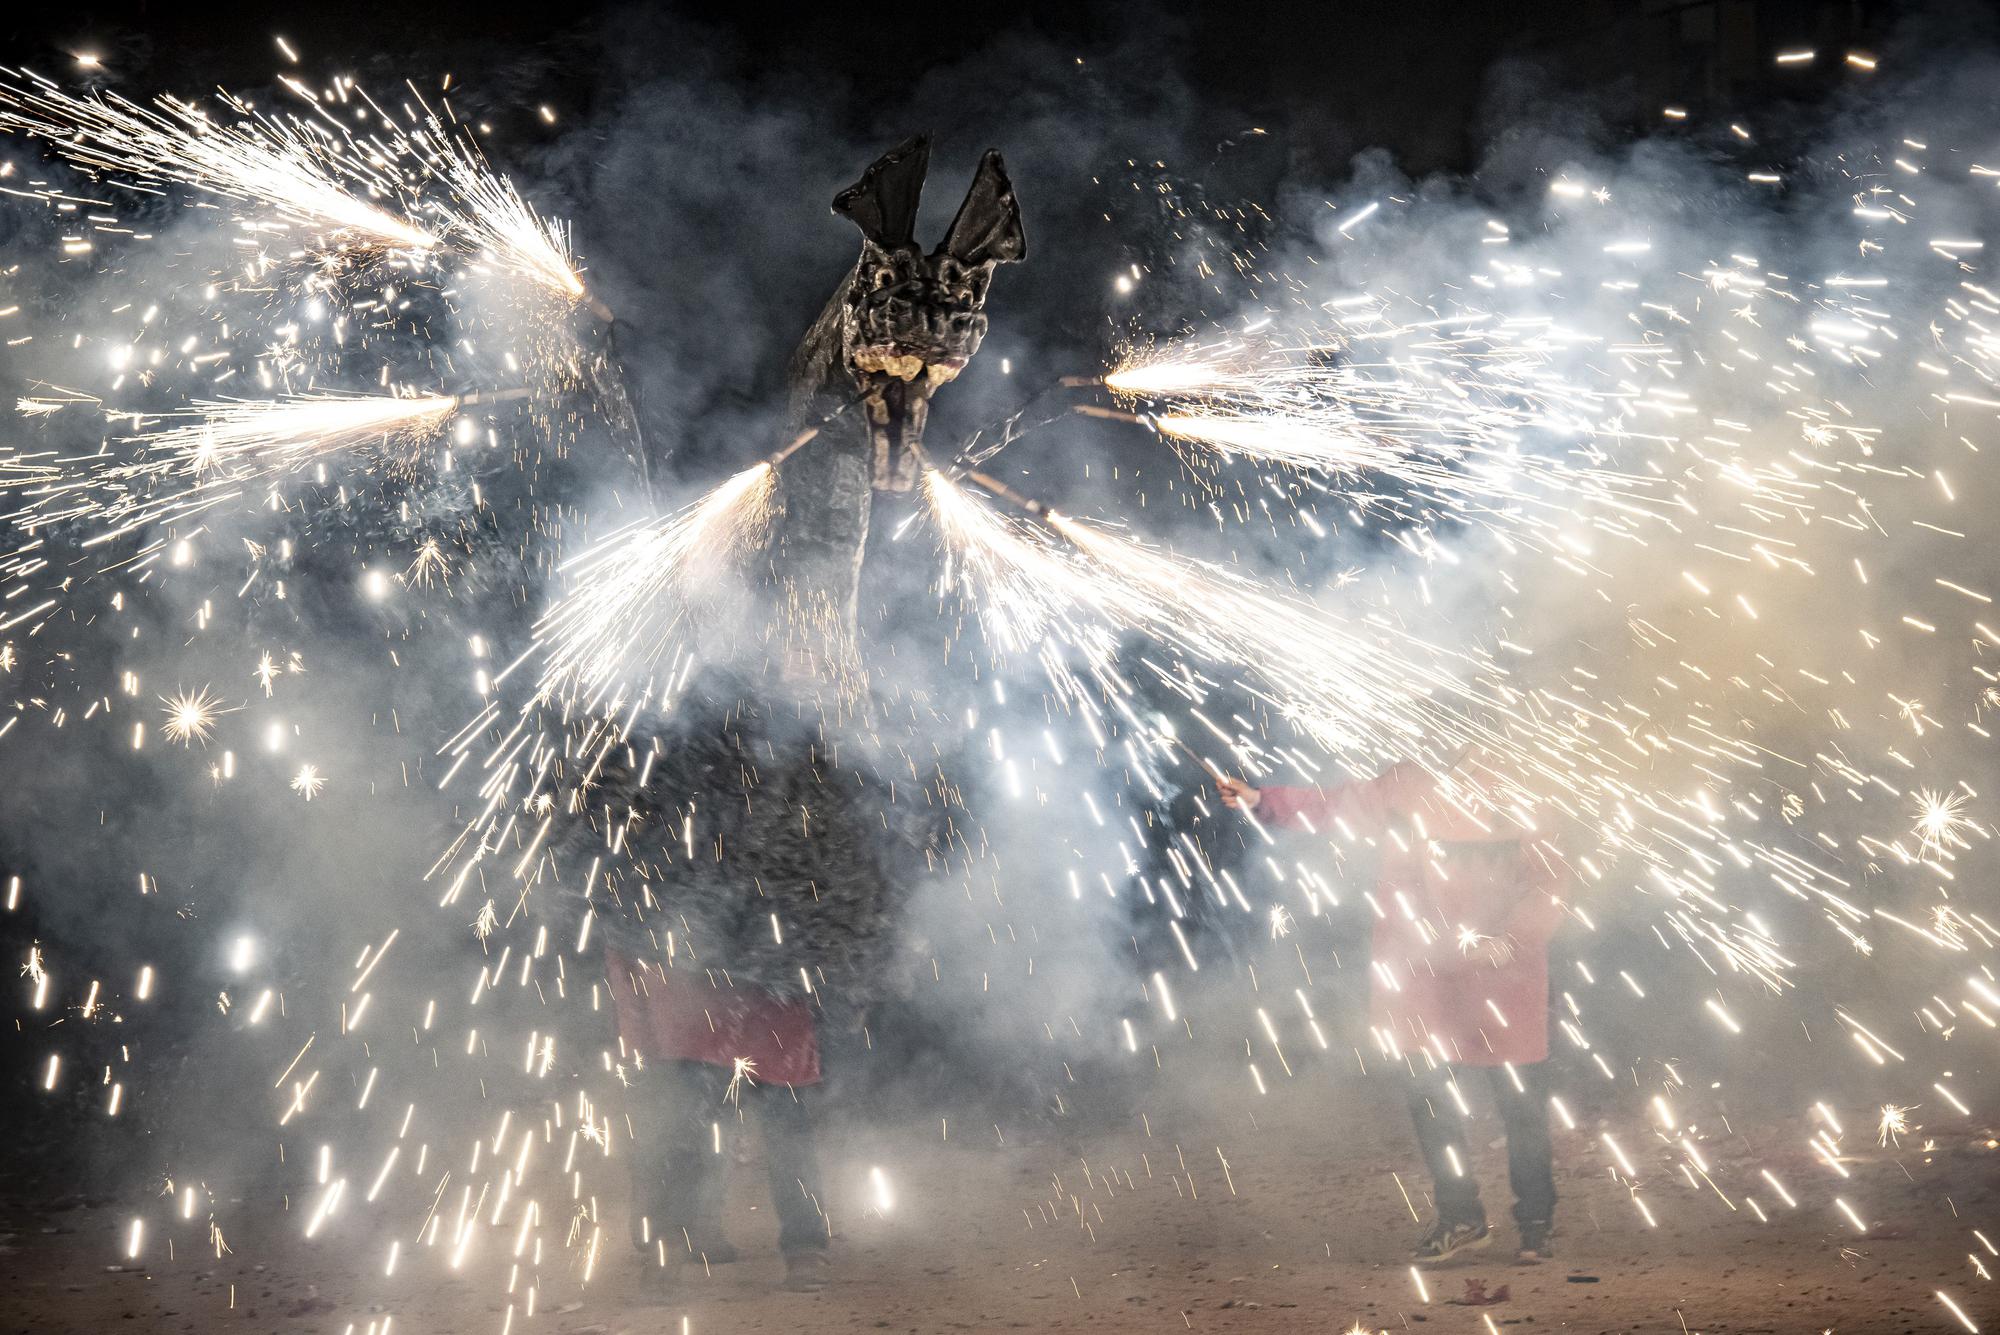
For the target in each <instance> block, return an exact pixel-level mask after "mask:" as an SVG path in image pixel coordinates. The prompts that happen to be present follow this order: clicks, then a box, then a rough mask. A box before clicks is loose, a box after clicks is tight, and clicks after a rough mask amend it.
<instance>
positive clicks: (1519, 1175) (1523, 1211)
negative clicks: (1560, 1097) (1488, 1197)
mask: <svg viewBox="0 0 2000 1335" xmlns="http://www.w3.org/2000/svg"><path fill="white" fill-rule="evenodd" d="M1489 1074H1490V1075H1491V1076H1492V1077H1493V1098H1494V1101H1495V1102H1496V1103H1498V1104H1499V1105H1500V1120H1501V1121H1502V1122H1504V1123H1506V1126H1507V1179H1508V1182H1509V1185H1511V1186H1512V1187H1513V1189H1514V1222H1515V1223H1517V1224H1521V1225H1524V1226H1525V1225H1529V1224H1549V1223H1553V1222H1554V1220H1555V1216H1556V1175H1555V1155H1554V1151H1553V1150H1552V1148H1551V1147H1550V1144H1549V1067H1548V1063H1547V1062H1530V1063H1528V1064H1527V1065H1525V1066H1516V1067H1515V1068H1514V1074H1515V1075H1517V1076H1519V1077H1520V1080H1521V1088H1519V1089H1516V1088H1515V1087H1514V1081H1513V1080H1512V1079H1510V1078H1509V1077H1508V1075H1507V1072H1506V1071H1505V1069H1503V1068H1501V1067H1497V1066H1496V1067H1494V1068H1493V1069H1492V1071H1490V1072H1489Z"/></svg>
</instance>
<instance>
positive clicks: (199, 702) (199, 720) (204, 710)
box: [160, 686, 224, 746]
mask: <svg viewBox="0 0 2000 1335" xmlns="http://www.w3.org/2000/svg"><path fill="white" fill-rule="evenodd" d="M160 704H161V705H162V706H164V711H165V713H166V716H167V721H166V724H165V725H164V726H163V727H162V728H161V729H160V731H162V732H164V733H165V734H166V735H167V740H168V741H173V742H179V743H181V744H182V745H184V746H192V745H193V744H194V743H196V742H200V743H202V744H203V745H204V746H205V745H207V744H208V739H209V737H210V735H211V734H212V733H213V732H214V730H215V720H216V719H217V717H218V716H220V715H221V714H222V713H223V712H224V711H223V708H222V698H221V697H220V696H216V695H211V694H209V689H208V687H206V686H203V687H202V688H201V689H200V690H197V691H187V690H183V691H178V692H176V693H175V694H174V695H172V696H165V695H163V696H161V697H160Z"/></svg>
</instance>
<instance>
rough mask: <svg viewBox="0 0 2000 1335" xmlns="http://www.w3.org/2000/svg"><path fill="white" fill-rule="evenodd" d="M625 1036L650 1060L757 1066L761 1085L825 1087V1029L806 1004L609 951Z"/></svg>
mask: <svg viewBox="0 0 2000 1335" xmlns="http://www.w3.org/2000/svg"><path fill="white" fill-rule="evenodd" d="M604 964H605V973H606V975H607V976H608V977H609V979H610V983H611V1005H612V1011H613V1013H614V1014H615V1015H616V1016H617V1017H618V1037H619V1038H621V1039H623V1040H624V1041H625V1046H626V1047H627V1048H628V1049H630V1050H631V1051H633V1052H636V1053H638V1054H639V1055H640V1056H641V1057H643V1058H645V1059H646V1060H647V1061H687V1062H706V1063H707V1064H708V1065H710V1066H721V1067H726V1068H729V1069H730V1070H732V1071H733V1070H734V1069H735V1066H736V1063H737V1061H738V1060H747V1061H749V1062H750V1070H749V1075H750V1078H751V1079H752V1080H753V1081H755V1082H756V1083H757V1084H760V1085H816V1084H818V1083H819V1026H818V1025H817V1024H816V1023H815V1022H814V1020H813V1013H812V1011H811V1009H810V1008H808V1007H807V1006H806V1004H805V1003H804V1002H803V1001H780V1000H778V999H777V998H776V997H773V996H771V995H770V994H769V993H767V992H763V991H759V990H758V989H757V988H754V987H742V986H729V985H728V984H727V983H726V982H725V980H724V979H722V978H721V977H718V976H717V974H716V973H715V971H714V970H694V969H663V968H661V967H660V965H659V962H658V961H656V960H632V959H628V958H626V957H625V956H624V955H622V954H620V953H619V952H618V951H616V950H606V951H605V952H604Z"/></svg>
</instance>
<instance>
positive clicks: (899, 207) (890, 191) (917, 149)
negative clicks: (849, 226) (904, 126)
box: [833, 134, 931, 249]
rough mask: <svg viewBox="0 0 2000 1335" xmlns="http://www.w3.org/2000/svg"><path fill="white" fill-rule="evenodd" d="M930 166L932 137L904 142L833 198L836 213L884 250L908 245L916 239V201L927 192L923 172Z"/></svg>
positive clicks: (916, 136)
mask: <svg viewBox="0 0 2000 1335" xmlns="http://www.w3.org/2000/svg"><path fill="white" fill-rule="evenodd" d="M930 165H931V137H930V136H929V135H927V134H920V135H915V136H913V137H911V138H909V139H905V140H904V141H903V142H902V143H900V144H898V145H897V146H896V147H894V148H892V149H890V150H889V151H888V152H887V153H884V154H883V155H882V156H881V157H879V158H877V159H876V160H875V165H874V166H872V167H870V168H869V169H868V170H867V171H865V172H863V173H861V179H860V180H858V181H856V182H855V183H854V184H853V185H851V186H849V187H847V189H845V190H843V191H841V192H840V193H839V194H837V195H835V196H834V197H833V211H834V212H835V213H838V214H839V215H840V216H841V217H843V218H846V219H847V220H848V221H849V222H852V223H853V224H854V225H855V226H856V227H859V228H860V229H861V235H863V236H865V237H867V238H868V239H869V240H870V241H873V242H874V243H875V244H876V245H878V246H881V247H883V248H885V249H895V248H897V247H900V246H907V245H909V244H910V243H911V241H912V240H913V239H914V236H915V232H916V224H917V201H918V200H919V199H921V198H922V197H923V193H924V173H925V172H927V171H929V170H930Z"/></svg>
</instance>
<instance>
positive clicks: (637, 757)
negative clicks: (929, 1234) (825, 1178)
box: [562, 668, 945, 1289]
mask: <svg viewBox="0 0 2000 1335" xmlns="http://www.w3.org/2000/svg"><path fill="white" fill-rule="evenodd" d="M944 801H945V797H944V790H943V788H942V786H941V785H939V784H938V783H936V782H930V783H927V782H926V780H925V777H924V776H923V775H921V774H920V773H919V772H918V771H917V769H916V765H915V762H914V761H913V760H912V759H911V757H910V755H909V754H908V752H907V751H905V750H902V749H899V748H898V747H897V745H896V744H895V742H894V740H893V736H892V734H890V733H887V732H885V730H884V728H883V727H882V711H881V710H880V709H879V708H878V707H876V706H874V704H873V702H871V701H867V700H863V701H861V702H860V704H859V705H855V704H853V703H851V702H849V703H847V704H846V705H844V706H841V705H826V704H825V703H824V702H823V701H822V700H820V699H819V698H818V696H817V695H815V694H813V693H811V692H807V691H801V690H800V689H798V684H797V683H796V682H792V681H785V680H780V679H778V678H777V677H776V676H775V674H767V675H764V676H762V677H753V676H750V675H745V674H742V673H739V672H736V671H733V670H730V669H723V668H711V669H707V670H705V671H703V672H702V673H700V674H698V675H697V676H696V677H695V678H694V679H693V680H692V681H691V682H690V683H689V685H688V686H687V687H686V688H685V690H684V691H683V693H682V694H681V695H680V697H679V698H678V699H677V700H675V701H674V702H672V704H671V706H670V707H669V708H668V709H667V710H666V711H665V712H664V713H663V715H661V716H659V722H658V724H657V727H656V728H654V729H653V730H652V731H651V732H638V731H635V732H634V734H633V735H632V736H631V738H630V739H629V743H628V744H626V745H623V746H619V747H615V748H614V749H613V751H612V753H611V754H610V755H609V756H607V757H606V759H605V762H604V764H603V766H602V768H601V769H600V771H599V773H598V776H597V780H596V782H595V783H594V784H593V785H592V786H590V787H589V788H587V789H586V790H585V796H584V798H583V804H584V806H583V810H582V811H581V812H580V813H578V819H576V820H574V821H573V822H572V832H571V834H570V835H569V837H568V838H567V840H566V841H565V846H564V848H563V850H562V865H563V866H564V868H565V871H566V877H565V882H564V884H565V885H566V886H568V887H569V888H570V891H571V893H572V894H576V895H580V896H582V898H583V899H584V900H585V901H586V911H587V912H588V913H589V914H590V915H591V920H592V922H593V924H594V925H595V926H596V927H598V928H599V930H600V932H601V934H600V937H599V939H600V940H601V941H602V942H603V946H604V963H605V972H606V978H607V982H608V984H609V986H610V991H611V997H612V1010H613V1013H614V1015H615V1016H616V1019H617V1023H618V1035H619V1046H620V1049H621V1058H622V1063H623V1065H624V1067H625V1068H626V1072H627V1078H628V1080H629V1081H630V1082H631V1083H632V1085H633V1086H634V1087H635V1090H637V1091H641V1092H642V1093H643V1095H644V1096H643V1097H634V1098H633V1100H632V1103H631V1108H632V1115H633V1122H634V1128H635V1131H636V1132H637V1136H638V1140H637V1144H636V1145H635V1151H634V1154H633V1156H632V1158H633V1165H634V1180H633V1185H634V1218H633V1225H632V1236H633V1241H634V1243H635V1245H637V1246H638V1247H639V1248H640V1249H641V1250H642V1252H644V1253H645V1254H646V1256H647V1259H648V1260H649V1261H651V1262H653V1263H654V1264H652V1265H651V1266H649V1267H648V1274H649V1275H650V1276H652V1277H655V1278H658V1279H661V1280H664V1278H665V1275H666V1269H667V1267H669V1266H671V1265H673V1264H675V1263H677V1262H679V1261H684V1260H690V1259H695V1258H702V1259H705V1260H706V1261H707V1262H709V1263H710V1264H714V1263H718V1262H722V1261H728V1260H733V1259H734V1257H735V1248H734V1247H732V1246H730V1244H729V1243H727V1242H726V1241H725V1240H724V1239H723V1238H722V1236H721V1232H720V1219H719V1214H720V1191H721V1187H722V1182H721V1168H722V1166H723V1162H724V1160H723V1159H722V1157H721V1155H720V1149H721V1145H720V1141H721V1137H722V1135H723V1134H724V1132H725V1130H726V1129H728V1128H731V1127H733V1126H734V1125H736V1124H737V1123H738V1121H739V1120H740V1119H739V1118H738V1117H737V1116H736V1110H737V1109H738V1108H742V1107H747V1106H755V1107H756V1108H757V1109H758V1116H759V1118H760V1120H761V1121H762V1123H763V1130H764V1145H765V1156H766V1159H767V1161H768V1166H769V1169H770V1175H771V1187H772V1195H773V1201H774V1204H775V1205H776V1207H777V1214H778V1217H779V1220H780V1224H781V1231H780V1236H779V1245H780V1248H781V1249H782V1250H783V1251H784V1253H785V1257H786V1262H787V1272H788V1283H789V1284H790V1286H792V1287H795V1288H804V1289H813V1288H817V1287H819V1286H820V1285H821V1284H822V1283H823V1279H822V1278H821V1271H822V1270H823V1269H824V1267H825V1254H826V1246H827V1239H828V1235H829V1225H828V1222H827V1220H826V1217H825V1213H824V1210H823V1208H822V1204H821V1198H820V1175H819V1166H818V1162H817V1157H816V1154H815V1151H814V1145H813V1139H812V1126H811V1116H810V1108H811V1094H810V1093H809V1092H808V1091H810V1090H812V1088H813V1087H814V1086H816V1085H818V1084H819V1082H820V1048H819V1029H820V1026H821V1024H822V1023H823V1022H825V1020H826V1019H827V1018H828V1016H829V1015H831V1016H833V1017H834V1018H835V1019H836V1021H837V1022H838V1021H844V1020H846V1019H849V1018H853V1017H858V1015H859V1014H860V1013H861V1012H862V1011H863V1009H864V1008H865V1007H866V1005H867V1003H868V1001H869V999H870V997H871V996H872V994H873V992H874V985H875V981H876V978H877V977H878V975H879V972H880V963H881V961H880V951H881V949H882V947H883V946H884V944H885V939H886V935H887V929H888V927H889V925H890V922H891V920H892V919H893V918H894V916H895V915H896V914H897V912H898V911H899V909H900V907H901V905H902V903H903V900H904V897H905V896H906V895H907V894H908V893H909V892H910V890H911V889H912V888H913V886H914V885H915V884H916V882H917V878H918V877H920V876H923V875H925V874H927V872H928V870H929V868H930V863H931V860H932V858H933V857H934V856H935V855H936V850H937V849H938V848H939V847H941V845H942V842H943V834H944V828H945V821H944V816H943V812H944Z"/></svg>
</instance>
